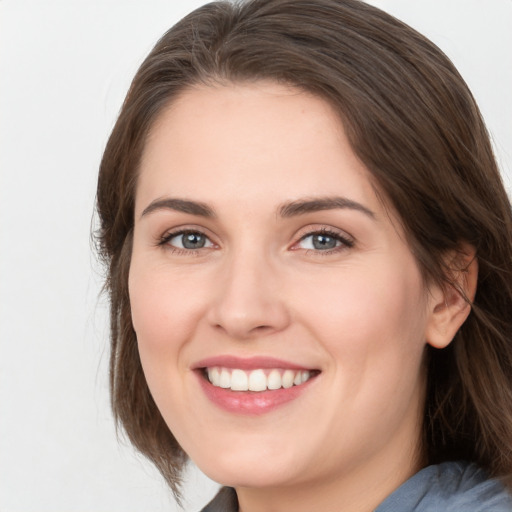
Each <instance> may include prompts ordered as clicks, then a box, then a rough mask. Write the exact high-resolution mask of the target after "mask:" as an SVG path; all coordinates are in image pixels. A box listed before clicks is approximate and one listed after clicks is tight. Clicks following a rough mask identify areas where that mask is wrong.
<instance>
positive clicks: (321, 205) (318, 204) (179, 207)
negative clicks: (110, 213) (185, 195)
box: [141, 197, 375, 219]
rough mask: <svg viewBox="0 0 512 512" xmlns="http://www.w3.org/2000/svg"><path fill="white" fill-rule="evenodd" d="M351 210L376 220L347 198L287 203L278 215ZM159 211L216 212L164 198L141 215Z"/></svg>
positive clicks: (209, 215) (209, 214)
mask: <svg viewBox="0 0 512 512" xmlns="http://www.w3.org/2000/svg"><path fill="white" fill-rule="evenodd" d="M335 209H350V210H356V211H359V212H362V213H364V214H365V215H367V216H368V217H370V218H372V219H375V213H373V212H372V211H371V210H369V209H368V208H366V206H363V205H362V204H361V203H358V202H356V201H353V200H351V199H347V198H346V197H319V198H314V199H299V200H296V201H291V202H289V203H285V204H284V205H282V206H281V207H280V208H279V209H278V213H279V215H280V216H281V217H283V218H290V217H295V216H297V215H305V214H307V213H313V212H318V211H322V210H335ZM157 210H174V211H177V212H182V213H188V214H190V215H197V216H199V217H207V218H213V217H215V216H216V215H215V211H214V210H213V208H211V207H210V206H208V205H207V204H206V203H201V202H198V201H190V200H188V199H178V198H171V197H168V198H164V199H156V200H154V201H152V202H151V203H150V204H149V206H147V207H146V208H145V209H144V211H143V212H142V214H141V218H142V217H144V216H145V215H148V214H150V213H152V212H154V211H157Z"/></svg>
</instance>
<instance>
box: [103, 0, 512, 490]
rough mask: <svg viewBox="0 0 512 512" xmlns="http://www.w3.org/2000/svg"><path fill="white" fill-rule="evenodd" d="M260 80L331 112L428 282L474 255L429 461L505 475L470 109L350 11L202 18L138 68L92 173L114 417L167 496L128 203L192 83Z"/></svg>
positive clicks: (438, 63) (393, 29)
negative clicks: (150, 149) (107, 303)
mask: <svg viewBox="0 0 512 512" xmlns="http://www.w3.org/2000/svg"><path fill="white" fill-rule="evenodd" d="M260 79H270V80H274V81H278V82H281V83H286V84H291V85H293V86H296V87H298V88H301V89H303V90H306V91H309V92H311V93H313V94H316V95H318V96H319V97H321V98H324V99H325V100H326V101H328V102H329V103H330V104H331V105H332V106H333V107H334V108H335V109H336V110H337V112H339V114H340V116H341V119H342V122H343V124H344V127H345V129H346V132H347V135H348V137H349V140H350V143H351V145H352V148H353V150H354V152H355V153H356V154H357V155H358V156H359V158H360V159H361V160H362V161H363V162H364V164H365V165H366V166H367V168H368V169H369V170H370V172H371V173H372V175H373V178H374V180H375V182H376V183H377V185H378V188H379V190H380V191H381V192H382V193H383V196H384V197H385V198H386V199H387V200H388V201H389V202H390V204H392V205H393V207H394V208H395V210H396V211H397V212H398V214H399V216H400V218H401V221H402V223H403V226H404V228H405V231H406V233H407V236H408V239H409V244H410V247H411V249H412V251H413V252H414V254H415V256H416V258H417V260H418V262H419V265H420V268H421V269H422V272H423V274H424V276H425V278H426V280H427V282H428V281H429V280H430V281H435V282H437V283H443V285H444V286H450V285H454V284H453V283H450V275H451V271H450V270H451V269H449V268H446V265H445V258H444V257H443V256H444V255H445V254H446V253H447V251H457V250H458V249H459V248H460V243H461V242H462V241H464V242H466V243H469V244H471V245H472V246H474V247H475V248H476V251H477V258H478V263H479V279H478V290H477V295H476V298H475V300H474V303H473V305H472V312H471V314H470V316H469V318H468V320H467V321H466V322H465V324H464V325H463V326H462V328H461V329H460V330H459V332H458V333H457V335H456V337H455V339H454V340H453V342H452V343H451V344H450V345H449V347H448V348H446V349H444V350H435V349H430V348H429V354H428V390H427V400H426V405H425V421H424V439H425V451H426V457H427V460H428V462H429V463H436V462H440V461H443V460H453V459H466V460H470V461H474V462H476V463H478V464H480V465H481V466H483V467H484V468H486V469H487V470H488V471H489V472H490V474H492V475H498V476H502V477H510V475H512V321H511V319H512V314H511V313H512V281H511V276H512V214H511V207H510V203H509V200H508V198H507V195H506V193H505V191H504V187H503V184H502V182H501V179H500V175H499V172H498V170H497V166H496V163H495V160H494V157H493V153H492V149H491V146H490V143H489V137H488V134H487V131H486V128H485V126H484V123H483V121H482V118H481V115H480V113H479V110H478V108H477V106H476V104H475V101H474V99H473V97H472V95H471V93H470V92H469V90H468V88H467V86H466V85H465V83H464V81H463V80H462V78H461V77H460V75H459V74H458V72H457V71H456V69H455V68H454V66H453V65H452V63H451V62H450V61H449V60H448V58H447V57H446V56H445V55H444V54H443V53H442V52H441V51H440V50H439V49H438V48H437V47H436V46H435V45H434V44H432V43H431V42H430V41H428V40H427V39H425V38H424V37H423V36H421V35H420V34H418V33H417V32H415V31H414V30H412V29H411V28H410V27H408V26H407V25H405V24H403V23H401V22H400V21H398V20H396V19H395V18H393V17H392V16H390V15H388V14H386V13H384V12H382V11H380V10H379V9H376V8H374V7H371V6H369V5H367V4H365V3H363V2H361V1H358V0H254V1H248V2H242V3H234V4H232V3H227V2H215V3H212V4H209V5H206V6H203V7H201V8H199V9H197V10H196V11H194V12H193V13H191V14H190V15H188V16H187V17H186V18H184V19H183V20H182V21H180V22H179V23H178V24H176V25H175V26H174V27H173V28H171V29H170V30H169V31H168V32H167V33H166V34H165V35H164V36H163V37H162V38H161V39H160V41H159V42H158V43H157V45H156V46H155V47H154V49H153V50H152V51H151V53H150V54H149V55H148V57H147V58H146V60H145V61H144V62H143V64H142V66H141V67H140V69H139V70H138V72H137V74H136V76H135V78H134V80H133V83H132V85H131V88H130V90H129V92H128V95H127V97H126V100H125V102H124V104H123V107H122V110H121V112H120V115H119V118H118V120H117V123H116V125H115V127H114V129H113V132H112V134H111V136H110V139H109V141H108V144H107V146H106V149H105V153H104V155H103V160H102V162H101V168H100V174H99V181H98V193H97V209H98V212H99V217H100V222H101V225H100V229H99V234H98V238H99V242H100V254H101V255H102V257H103V258H104V261H105V263H106V266H107V269H108V279H107V283H106V288H107V290H108V292H109V294H110V299H111V361H110V386H111V393H112V406H113V411H114V415H115V417H116V419H117V421H118V422H120V423H121V424H122V426H123V427H124V430H125V431H126V433H127V435H128V437H129V439H130V440H131V441H132V443H133V444H134V445H135V446H136V447H137V448H138V449H139V450H140V451H141V452H142V453H143V454H145V455H146V456H147V457H148V458H149V459H150V460H152V461H153V462H154V463H155V464H156V466H157V467H158V468H159V470H160V471H161V472H162V474H163V475H164V477H165V478H166V480H167V481H168V482H169V484H170V485H171V487H172V488H173V490H174V491H175V492H176V491H177V489H178V483H179V476H180V472H181V469H182V467H183V463H184V461H185V460H186V456H185V454H184V453H183V451H182V450H181V448H180V446H179V445H178V443H177V442H176V440H175V439H174V437H173V435H172V433H171V432H170V431H169V429H168V428H167V426H166V425H165V423H164V421H163V419H162V417H161V415H160V413H159V411H158V409H157V407H156V405H155V403H154V401H153V399H152V397H151V395H150V392H149V389H148V386H147V384H146V381H145V378H144V375H143V372H142V367H141V363H140V359H139V354H138V350H137V342H136V336H135V333H134V330H133V327H132V323H131V313H130V299H129V295H128V286H127V281H128V271H129V266H130V255H131V244H132V230H133V223H134V196H135V188H136V182H137V171H138V165H139V161H140V158H141V154H142V151H143V149H144V143H145V140H146V137H147V134H148V131H149V130H150V129H151V127H152V125H153V123H154V122H155V119H156V117H157V116H158V115H159V113H160V112H161V111H162V109H163V108H164V106H166V105H167V104H168V103H169V101H172V99H173V98H175V97H176V96H177V95H178V94H179V93H180V92H181V91H183V90H184V89H185V88H187V87H190V86H191V85H193V84H197V83H212V82H214V81H221V82H228V83H229V82H240V81H253V80H260Z"/></svg>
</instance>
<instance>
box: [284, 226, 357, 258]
mask: <svg viewBox="0 0 512 512" xmlns="http://www.w3.org/2000/svg"><path fill="white" fill-rule="evenodd" d="M318 235H322V236H326V237H329V238H333V239H334V240H335V241H336V242H340V245H338V246H336V247H334V248H332V249H325V250H320V249H306V254H311V253H314V254H315V255H320V256H329V255H330V254H335V253H338V252H341V251H344V250H346V249H350V248H352V247H354V240H353V239H352V238H349V237H348V236H344V235H342V234H341V233H340V232H338V231H334V230H331V229H328V228H321V229H315V230H313V231H308V232H307V233H305V234H304V235H303V236H301V237H300V239H299V241H298V242H296V243H295V244H294V246H296V245H298V244H300V242H302V241H304V240H306V239H307V238H309V237H314V236H318ZM294 250H299V249H298V248H297V249H294Z"/></svg>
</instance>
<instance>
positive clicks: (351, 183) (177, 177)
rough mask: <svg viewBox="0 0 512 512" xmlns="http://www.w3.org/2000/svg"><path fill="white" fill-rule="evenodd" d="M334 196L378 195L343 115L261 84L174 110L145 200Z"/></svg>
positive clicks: (196, 95) (151, 144) (202, 97)
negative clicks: (229, 194) (227, 195)
mask: <svg viewBox="0 0 512 512" xmlns="http://www.w3.org/2000/svg"><path fill="white" fill-rule="evenodd" d="M167 188H168V189H169V190H167ZM329 188H331V189H332V188H337V189H340V190H338V192H341V191H342V190H341V189H345V190H346V191H351V193H352V194H355V195H359V196H361V195H364V194H367V193H369V191H370V189H371V191H372V194H373V188H372V186H371V184H370V174H369V172H368V171H367V169H366V168H365V166H364V165H363V164H362V162H361V161H360V160H359V159H358V158H357V156H356V155H355V154H354V152H353V151H352V149H351V147H350V145H349V143H348V140H347V138H346V136H345V134H344V130H343V125H342V123H341V121H340V118H339V116H338V115H337V113H336V112H335V111H334V110H333V109H332V107H331V106H330V105H329V104H328V103H327V102H326V101H324V100H322V99H321V98H318V97H316V96H314V95H311V94H309V93H306V92H304V91H302V90H300V89H297V88H292V87H287V86H283V85H279V84H274V83H268V82H257V83H251V84H245V83H244V84H230V85H222V86H219V85H217V86H197V87H193V88H189V89H187V90H185V91H184V92H183V93H182V94H181V95H180V96H179V97H178V98H177V99H175V100H174V101H173V102H171V104H170V105H169V106H168V107H167V108H166V109H165V110H164V111H163V112H162V113H161V114H160V116H159V117H158V119H157V120H156V122H155V124H154V126H153V127H152V129H151V131H150V133H149V135H148V138H147V142H146V146H145V150H144V152H143V157H142V161H141V166H140V176H139V183H138V190H137V197H138V198H139V197H140V196H146V200H149V199H154V197H157V196H159V195H163V194H166V193H172V194H173V195H176V194H181V195H187V196H188V195H190V194H194V195H196V196H197V195H211V194H214V193H215V192H219V193H220V192H224V193H225V192H227V189H231V191H232V192H233V193H234V192H235V191H236V193H237V194H242V195H246V196H247V195H250V193H251V191H252V192H259V193H260V194H265V195H267V196H271V195H272V193H273V192H277V191H278V190H279V191H282V189H285V190H286V191H287V193H288V195H289V196H290V198H291V199H293V196H294V195H298V196H304V195H305V194H307V195H315V194H322V195H326V194H329V190H328V189H329ZM171 189H172V190H171ZM363 189H364V191H363ZM373 195H374V194H373ZM149 196H153V197H151V198H150V197H149ZM205 199H208V198H207V197H205Z"/></svg>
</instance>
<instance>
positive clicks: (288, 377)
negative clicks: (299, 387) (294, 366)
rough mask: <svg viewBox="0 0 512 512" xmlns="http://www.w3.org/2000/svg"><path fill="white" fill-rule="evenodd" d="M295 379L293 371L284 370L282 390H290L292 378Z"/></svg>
mask: <svg viewBox="0 0 512 512" xmlns="http://www.w3.org/2000/svg"><path fill="white" fill-rule="evenodd" d="M294 377H295V375H294V373H293V370H286V371H285V372H284V373H283V388H285V389H287V388H291V387H292V386H293V378H294Z"/></svg>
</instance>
